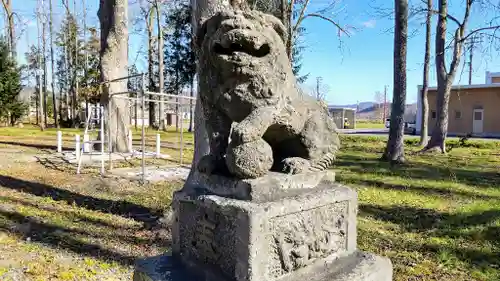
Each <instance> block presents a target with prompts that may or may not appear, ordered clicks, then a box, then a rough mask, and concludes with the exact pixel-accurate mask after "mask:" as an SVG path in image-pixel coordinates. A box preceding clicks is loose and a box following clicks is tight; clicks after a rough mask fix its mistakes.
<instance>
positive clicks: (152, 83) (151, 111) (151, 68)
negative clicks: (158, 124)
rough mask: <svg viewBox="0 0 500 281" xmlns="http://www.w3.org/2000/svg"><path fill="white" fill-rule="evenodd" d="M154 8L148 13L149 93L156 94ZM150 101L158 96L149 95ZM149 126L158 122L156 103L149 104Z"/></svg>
mask: <svg viewBox="0 0 500 281" xmlns="http://www.w3.org/2000/svg"><path fill="white" fill-rule="evenodd" d="M153 9H154V8H153V7H150V9H149V11H148V14H147V15H148V18H147V21H146V24H147V30H148V77H149V91H151V92H156V85H155V78H154V62H153V60H154V59H153V51H154V37H153V21H154V13H153ZM149 99H150V100H155V99H156V96H154V95H149ZM148 104H149V126H150V127H153V124H154V123H155V121H156V116H155V115H156V114H155V113H156V112H155V102H154V101H150V102H149V103H148Z"/></svg>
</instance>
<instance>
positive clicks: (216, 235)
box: [179, 203, 237, 276]
mask: <svg viewBox="0 0 500 281" xmlns="http://www.w3.org/2000/svg"><path fill="white" fill-rule="evenodd" d="M179 226H180V229H181V231H180V234H179V239H180V241H181V249H180V250H181V254H182V256H183V259H185V260H187V261H189V262H190V263H193V264H199V265H209V266H212V267H213V268H214V269H218V270H220V271H222V272H223V273H225V274H226V275H228V276H232V275H234V271H235V264H236V261H235V258H234V248H235V239H236V238H237V237H235V234H234V228H235V226H234V222H233V220H232V219H231V218H230V217H227V216H225V215H223V214H221V213H220V212H218V211H217V210H214V209H211V208H207V207H204V206H197V205H196V204H192V203H184V204H181V212H180V220H179Z"/></svg>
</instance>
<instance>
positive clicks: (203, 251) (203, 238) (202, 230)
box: [191, 210, 220, 263]
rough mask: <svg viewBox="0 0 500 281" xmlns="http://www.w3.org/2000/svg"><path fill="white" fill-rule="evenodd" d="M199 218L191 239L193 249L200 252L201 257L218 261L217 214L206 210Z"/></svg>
mask: <svg viewBox="0 0 500 281" xmlns="http://www.w3.org/2000/svg"><path fill="white" fill-rule="evenodd" d="M197 219H198V220H197V222H196V225H195V226H194V229H193V238H192V241H191V245H192V246H193V250H195V251H197V252H198V257H199V258H203V259H206V260H208V261H211V262H213V263H216V262H217V261H218V259H219V256H220V253H219V252H218V247H217V245H216V242H215V228H216V227H217V223H218V221H217V220H216V217H215V214H214V213H212V212H209V211H208V210H205V212H204V214H201V215H200V216H198V218H197Z"/></svg>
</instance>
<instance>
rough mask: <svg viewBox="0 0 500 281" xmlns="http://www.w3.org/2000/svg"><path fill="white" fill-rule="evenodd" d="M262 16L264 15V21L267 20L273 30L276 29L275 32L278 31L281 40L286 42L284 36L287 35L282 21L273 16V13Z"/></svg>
mask: <svg viewBox="0 0 500 281" xmlns="http://www.w3.org/2000/svg"><path fill="white" fill-rule="evenodd" d="M264 17H265V20H266V22H268V23H269V24H270V25H271V27H272V28H273V29H274V31H276V33H278V35H279V36H280V37H281V40H283V42H286V38H287V36H288V35H287V31H286V28H285V25H283V23H282V22H281V21H280V20H279V19H278V18H277V17H275V16H273V15H270V14H264Z"/></svg>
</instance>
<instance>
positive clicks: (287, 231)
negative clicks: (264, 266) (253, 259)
mask: <svg viewBox="0 0 500 281" xmlns="http://www.w3.org/2000/svg"><path fill="white" fill-rule="evenodd" d="M347 206H348V203H347V202H339V203H336V204H331V205H327V206H323V207H319V208H315V209H310V210H306V211H303V212H298V213H293V214H288V215H284V216H280V217H276V218H273V219H271V220H270V230H271V232H270V233H271V234H270V235H271V237H270V239H269V241H270V243H271V245H270V248H271V255H270V256H269V262H268V270H267V272H268V276H269V277H271V278H273V279H274V278H278V277H280V276H282V275H285V274H287V273H291V272H293V271H295V270H297V269H300V268H302V267H306V266H308V265H310V264H312V263H313V262H314V261H316V260H318V259H322V258H326V257H328V256H330V255H333V254H336V253H340V252H342V251H345V250H347V220H346V219H347Z"/></svg>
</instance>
